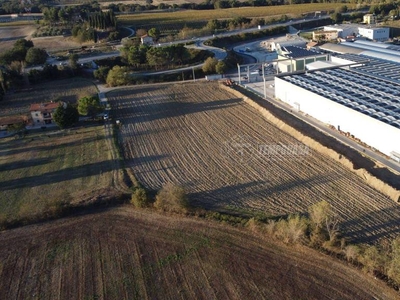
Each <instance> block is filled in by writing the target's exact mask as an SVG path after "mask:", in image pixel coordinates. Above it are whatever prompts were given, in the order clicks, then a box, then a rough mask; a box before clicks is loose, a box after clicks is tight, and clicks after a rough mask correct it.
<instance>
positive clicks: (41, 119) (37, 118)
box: [31, 111, 54, 126]
mask: <svg viewBox="0 0 400 300" xmlns="http://www.w3.org/2000/svg"><path fill="white" fill-rule="evenodd" d="M31 116H32V120H33V125H34V126H35V125H47V124H52V123H54V122H53V115H52V113H45V114H43V113H42V112H41V111H31Z"/></svg>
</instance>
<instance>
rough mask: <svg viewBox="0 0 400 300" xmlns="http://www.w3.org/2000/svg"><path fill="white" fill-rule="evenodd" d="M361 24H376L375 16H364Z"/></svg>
mask: <svg viewBox="0 0 400 300" xmlns="http://www.w3.org/2000/svg"><path fill="white" fill-rule="evenodd" d="M363 23H365V24H376V16H375V15H374V14H366V15H364V17H363Z"/></svg>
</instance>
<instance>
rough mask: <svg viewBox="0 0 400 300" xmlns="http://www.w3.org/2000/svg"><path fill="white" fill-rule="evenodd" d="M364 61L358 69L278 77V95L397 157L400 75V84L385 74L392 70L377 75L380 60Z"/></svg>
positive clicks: (323, 120) (310, 113)
mask: <svg viewBox="0 0 400 300" xmlns="http://www.w3.org/2000/svg"><path fill="white" fill-rule="evenodd" d="M357 57H359V56H357ZM342 59H343V60H344V61H346V58H342ZM353 60H355V59H353ZM363 60H364V62H365V58H360V64H358V66H357V67H355V68H349V67H347V69H345V68H330V69H325V70H317V71H308V72H305V73H301V74H291V75H286V76H283V75H282V76H277V77H275V96H276V97H277V98H279V99H280V100H282V101H284V102H286V103H288V104H290V105H291V106H292V107H294V108H295V109H297V110H299V111H303V112H304V113H307V114H308V115H310V116H312V117H314V118H316V119H318V120H320V121H322V122H324V123H326V124H329V125H332V126H334V127H335V128H337V129H339V130H341V131H343V132H346V133H348V134H349V135H351V136H354V138H356V139H359V140H360V141H362V142H364V143H366V144H367V145H369V146H371V147H373V148H375V149H377V150H379V151H381V152H382V153H384V154H386V155H388V156H391V157H393V158H395V159H396V157H397V156H399V153H400V74H398V76H399V77H398V78H399V83H397V82H396V80H387V79H385V78H386V77H387V76H390V75H385V74H383V73H382V74H381V75H379V74H375V75H373V74H372V73H371V72H370V71H371V70H373V69H376V65H370V66H369V65H368V63H363V62H362V61H363ZM348 61H352V60H351V59H350V58H348ZM389 64H390V63H389ZM391 64H392V65H396V67H397V68H399V67H400V65H398V64H394V63H391ZM386 67H389V66H386ZM381 72H383V70H381ZM388 74H389V73H388ZM398 159H400V157H399V158H398Z"/></svg>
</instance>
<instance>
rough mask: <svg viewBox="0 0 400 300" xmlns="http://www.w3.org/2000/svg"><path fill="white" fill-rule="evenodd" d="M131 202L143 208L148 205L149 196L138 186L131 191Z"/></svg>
mask: <svg viewBox="0 0 400 300" xmlns="http://www.w3.org/2000/svg"><path fill="white" fill-rule="evenodd" d="M131 203H132V204H133V205H134V206H135V207H137V208H144V207H147V206H149V205H150V198H149V197H148V196H147V192H146V190H145V189H144V188H141V187H138V188H136V189H135V191H134V192H133V193H132V198H131Z"/></svg>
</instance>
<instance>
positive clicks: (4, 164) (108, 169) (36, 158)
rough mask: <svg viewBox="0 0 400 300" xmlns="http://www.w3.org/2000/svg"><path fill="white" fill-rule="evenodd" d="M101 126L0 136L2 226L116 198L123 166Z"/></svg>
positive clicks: (0, 216)
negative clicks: (16, 136) (22, 135)
mask: <svg viewBox="0 0 400 300" xmlns="http://www.w3.org/2000/svg"><path fill="white" fill-rule="evenodd" d="M103 127H104V126H103V125H96V126H94V125H92V126H86V127H81V128H74V129H71V130H65V131H58V130H53V131H52V130H51V129H48V130H46V132H36V133H35V132H30V133H29V134H28V135H27V136H26V137H25V138H20V139H14V138H13V137H12V138H2V139H0V229H1V227H2V223H3V224H21V223H22V224H24V223H29V222H32V221H36V220H38V219H42V218H46V217H57V216H59V214H60V213H61V210H62V209H63V208H65V207H71V206H72V207H77V206H78V207H79V206H85V205H91V204H93V203H101V202H104V201H111V200H110V199H114V198H117V197H118V196H119V195H120V192H119V191H118V190H117V187H116V184H115V183H114V177H115V175H116V173H117V172H121V170H119V169H118V166H117V165H116V164H115V159H114V158H113V157H112V153H111V150H110V147H109V146H108V144H107V142H108V139H107V138H106V135H105V131H104V128H103ZM113 201H114V200H113Z"/></svg>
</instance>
